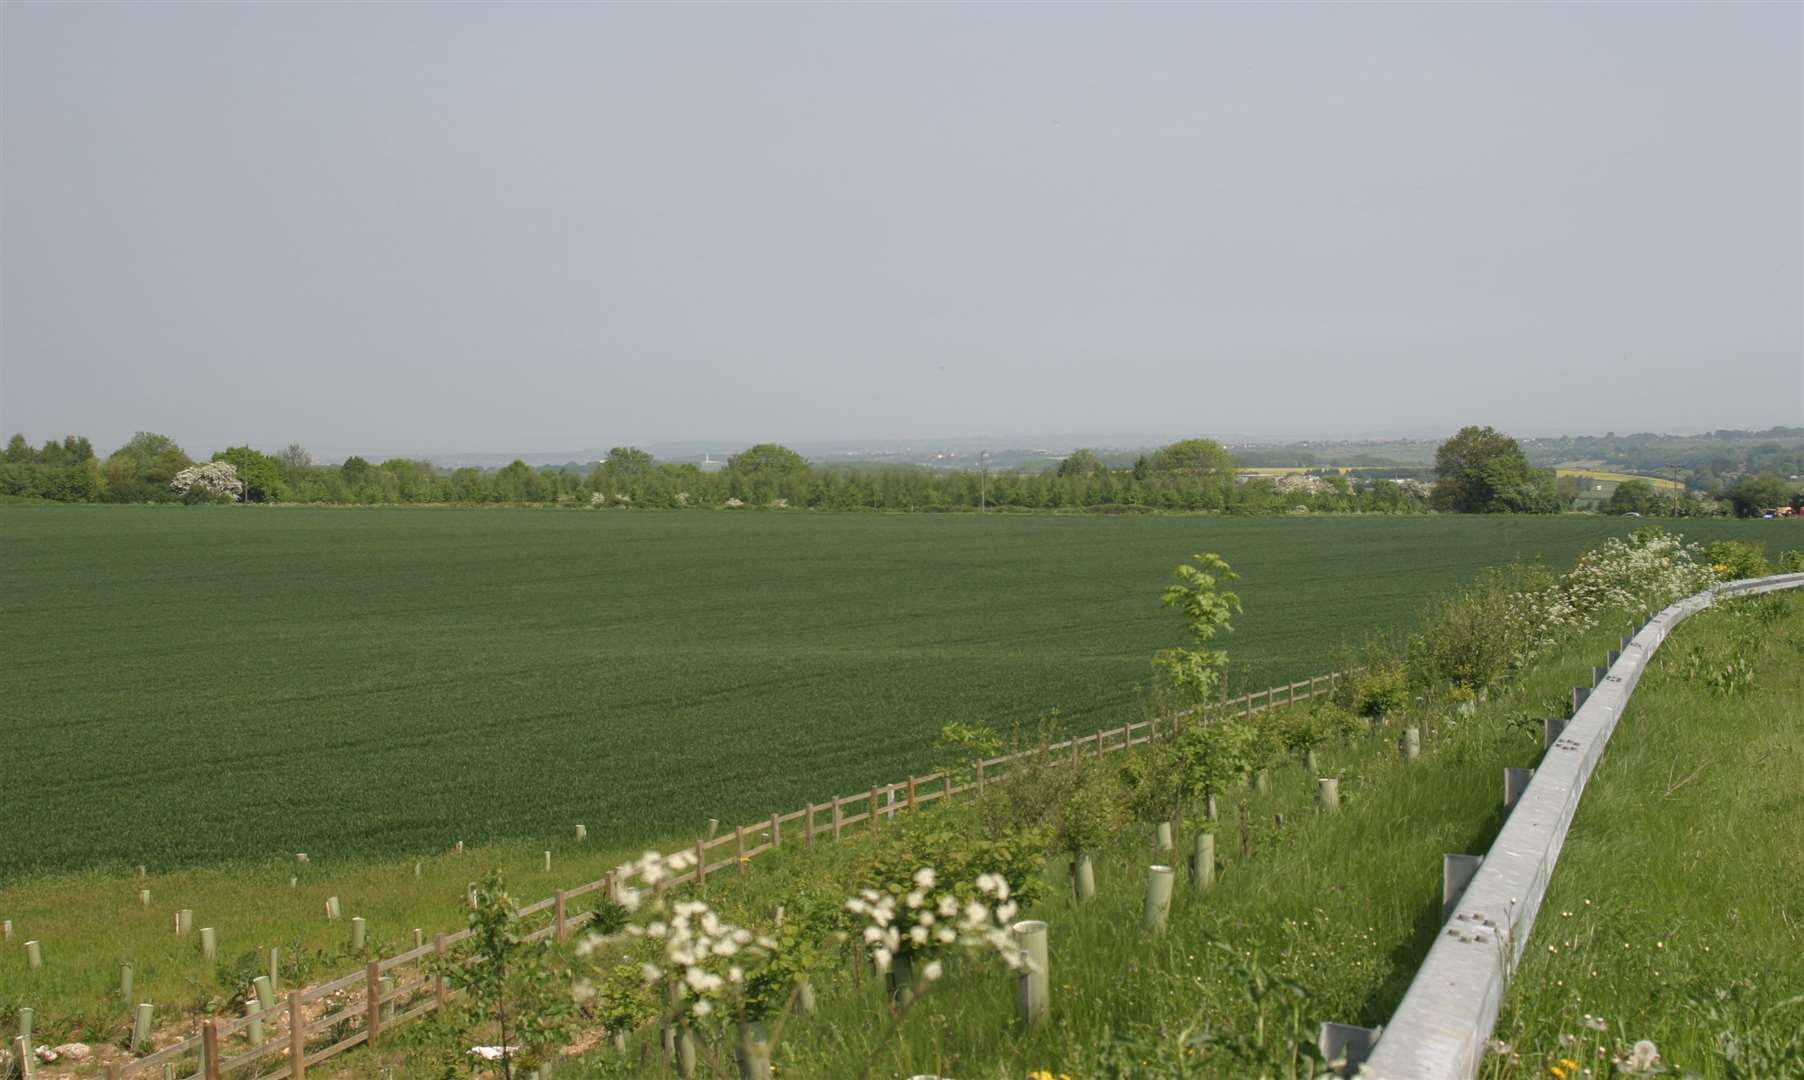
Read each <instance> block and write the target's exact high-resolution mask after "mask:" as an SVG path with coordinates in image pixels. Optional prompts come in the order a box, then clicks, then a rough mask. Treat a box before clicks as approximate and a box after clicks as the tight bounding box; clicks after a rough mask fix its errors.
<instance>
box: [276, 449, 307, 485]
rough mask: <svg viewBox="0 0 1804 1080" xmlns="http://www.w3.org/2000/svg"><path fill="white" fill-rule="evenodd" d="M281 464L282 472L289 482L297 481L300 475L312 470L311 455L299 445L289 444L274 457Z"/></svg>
mask: <svg viewBox="0 0 1804 1080" xmlns="http://www.w3.org/2000/svg"><path fill="white" fill-rule="evenodd" d="M276 457H277V459H278V460H280V461H281V462H282V471H283V472H285V473H287V474H288V478H289V479H290V480H294V479H297V478H298V477H299V476H300V475H301V474H302V473H304V472H306V471H307V470H308V469H311V468H313V455H312V454H309V453H308V452H307V448H306V447H305V446H302V445H301V444H300V443H289V444H288V445H287V446H286V447H284V448H283V450H282V452H281V453H280V454H277V455H276Z"/></svg>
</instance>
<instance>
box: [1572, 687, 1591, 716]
mask: <svg viewBox="0 0 1804 1080" xmlns="http://www.w3.org/2000/svg"><path fill="white" fill-rule="evenodd" d="M1590 699H1591V690H1590V689H1589V688H1588V687H1584V686H1575V687H1573V688H1572V715H1574V716H1577V715H1578V711H1579V709H1581V708H1583V707H1584V704H1585V702H1586V701H1589V700H1590Z"/></svg>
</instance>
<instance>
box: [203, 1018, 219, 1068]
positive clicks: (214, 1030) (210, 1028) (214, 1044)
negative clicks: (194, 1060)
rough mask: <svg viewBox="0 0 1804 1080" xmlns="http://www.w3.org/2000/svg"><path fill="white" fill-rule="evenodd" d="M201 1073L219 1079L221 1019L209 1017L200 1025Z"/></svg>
mask: <svg viewBox="0 0 1804 1080" xmlns="http://www.w3.org/2000/svg"><path fill="white" fill-rule="evenodd" d="M200 1052H201V1058H202V1060H201V1075H202V1076H204V1077H206V1078H207V1080H219V1021H217V1020H214V1019H211V1018H209V1019H208V1020H207V1022H206V1023H204V1024H202V1025H201V1026H200Z"/></svg>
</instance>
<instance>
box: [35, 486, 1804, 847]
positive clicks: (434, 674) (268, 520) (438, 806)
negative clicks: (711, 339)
mask: <svg viewBox="0 0 1804 1080" xmlns="http://www.w3.org/2000/svg"><path fill="white" fill-rule="evenodd" d="M1636 524H1644V522H1632V521H1631V522H1625V521H1621V520H1611V519H1602V518H1579V517H1563V518H1547V519H1533V518H1522V517H1516V518H1474V517H1435V518H1409V519H1384V518H1352V517H1343V518H1333V519H1328V518H1322V519H1294V518H1285V519H1234V518H1221V517H1152V518H1143V519H1102V518H1088V517H1054V516H1026V515H1021V516H989V517H978V516H974V515H958V516H928V515H914V516H909V515H877V514H871V515H857V514H843V515H833V514H807V513H795V514H782V513H751V514H732V513H720V514H669V515H664V514H657V513H641V512H625V511H622V512H575V511H533V510H424V511H406V510H366V511H359V510H342V509H262V508H239V507H220V508H182V507H168V508H151V507H76V506H68V507H65V506H51V507H35V508H34V507H9V508H6V509H5V510H4V511H0V597H4V602H0V640H4V641H5V642H6V646H5V650H6V662H5V663H4V664H3V665H0V757H3V758H4V760H5V762H6V768H7V771H8V780H7V782H6V783H5V784H4V785H0V821H4V822H5V823H6V827H5V828H4V829H3V830H0V882H5V881H9V880H11V881H15V882H16V881H18V880H19V879H21V878H22V877H29V876H31V875H33V874H35V873H37V872H45V871H56V870H69V869H82V868H92V869H99V870H110V871H119V870H124V869H127V868H129V867H132V866H136V865H139V864H147V865H149V866H150V867H152V868H153V870H155V869H167V868H173V867H178V866H194V865H202V864H207V863H213V862H218V861H222V860H231V859H239V858H260V857H266V856H269V855H273V854H277V853H282V852H295V851H308V852H315V853H322V854H324V855H326V856H328V857H340V858H342V857H349V856H361V855H395V854H411V853H417V852H430V851H435V850H440V849H443V848H445V847H447V846H449V845H450V844H451V843H452V842H453V841H454V840H459V839H461V840H465V841H467V842H470V843H477V842H483V841H491V840H504V839H518V838H529V837H539V836H551V835H563V834H565V833H567V832H568V831H569V829H570V827H571V823H573V822H586V823H587V826H588V829H589V831H590V834H591V835H592V836H594V837H595V838H596V839H597V840H598V841H606V842H614V841H625V842H633V841H635V840H636V838H644V837H653V836H660V835H670V834H672V833H675V832H679V831H682V830H685V829H690V828H694V827H696V826H697V825H698V823H699V822H700V821H701V820H703V819H704V818H706V817H719V818H721V819H723V820H738V819H742V818H746V817H748V816H756V815H757V814H760V813H768V812H769V811H770V810H771V809H773V808H777V807H790V806H800V805H801V804H802V802H803V801H804V800H807V799H823V798H826V797H827V796H830V795H832V794H835V793H846V792H851V791H857V790H861V789H863V788H868V786H869V785H870V784H871V782H872V781H873V780H874V779H879V778H885V777H890V776H895V775H900V774H903V773H906V772H907V771H908V770H909V769H910V768H911V767H919V768H921V769H922V770H923V771H925V769H926V768H927V767H928V763H929V761H930V759H931V757H932V755H933V751H932V749H931V744H932V742H933V739H934V736H935V735H936V734H937V733H938V731H939V730H940V728H941V726H942V725H944V724H946V723H949V722H952V721H959V720H965V721H983V722H986V723H990V724H993V725H995V726H997V727H998V728H1003V729H1006V728H1008V727H1009V726H1010V725H1011V724H1013V723H1015V722H1022V723H1028V724H1031V723H1032V722H1033V720H1034V718H1035V717H1036V716H1037V715H1039V714H1040V713H1042V712H1044V711H1047V710H1051V709H1058V710H1060V712H1061V716H1062V720H1063V722H1064V723H1065V724H1067V725H1068V726H1069V727H1071V728H1074V729H1078V730H1084V731H1090V730H1094V729H1096V728H1097V727H1100V726H1103V725H1104V724H1105V723H1112V722H1115V721H1116V720H1117V719H1118V718H1123V717H1126V716H1127V715H1128V714H1129V713H1131V712H1132V711H1133V710H1135V709H1136V708H1137V707H1138V705H1137V686H1138V685H1139V684H1141V683H1143V682H1145V681H1146V677H1147V674H1148V658H1149V656H1150V655H1151V653H1152V652H1153V651H1154V650H1155V649H1158V648H1161V647H1164V646H1167V645H1171V644H1174V643H1176V642H1177V641H1178V640H1179V638H1180V636H1181V634H1180V627H1179V625H1178V623H1177V621H1176V620H1175V618H1174V617H1173V616H1172V615H1171V614H1170V613H1169V612H1166V611H1163V610H1161V609H1160V607H1159V605H1158V595H1159V591H1160V589H1161V588H1162V587H1163V586H1164V585H1165V584H1166V581H1167V579H1168V577H1169V575H1170V573H1171V570H1172V568H1173V567H1174V566H1175V565H1176V564H1177V563H1178V562H1180V561H1182V560H1183V559H1184V558H1186V557H1187V556H1188V555H1190V554H1191V553H1193V552H1196V551H1216V552H1219V553H1221V554H1222V555H1223V556H1224V557H1225V558H1227V559H1228V560H1229V561H1230V562H1231V563H1233V565H1234V566H1235V568H1236V569H1237V570H1238V571H1239V572H1240V573H1241V574H1242V576H1243V579H1242V581H1241V582H1239V585H1238V588H1239V591H1240V593H1241V595H1242V597H1243V598H1244V600H1245V604H1246V613H1245V615H1244V616H1243V617H1242V618H1240V619H1239V620H1237V626H1236V629H1235V631H1234V633H1233V635H1232V636H1231V638H1229V639H1228V641H1227V644H1228V646H1229V648H1230V649H1231V650H1232V652H1233V656H1234V659H1235V662H1236V671H1237V678H1239V679H1240V680H1242V682H1243V684H1244V685H1247V686H1265V685H1268V684H1270V683H1273V682H1277V681H1283V680H1291V679H1298V678H1303V677H1306V676H1308V675H1311V674H1316V673H1320V672H1324V671H1327V670H1330V669H1331V668H1333V667H1334V666H1335V664H1336V659H1337V657H1336V650H1337V648H1338V647H1340V646H1342V645H1344V644H1347V643H1351V642H1356V641H1357V640H1359V639H1360V637H1361V636H1362V635H1364V634H1366V633H1368V632H1371V631H1374V630H1382V629H1386V628H1396V627H1401V626H1404V625H1407V624H1408V623H1409V621H1410V620H1411V619H1412V618H1413V617H1414V616H1415V614H1416V613H1417V611H1418V609H1419V607H1420V606H1421V604H1422V602H1423V601H1424V599H1425V598H1426V597H1428V596H1430V595H1432V594H1433V593H1435V592H1437V591H1441V590H1444V589H1447V588H1449V587H1453V586H1457V585H1459V584H1462V583H1464V582H1466V581H1468V580H1470V578H1471V576H1472V574H1473V572H1474V571H1475V570H1476V569H1477V568H1479V567H1481V566H1485V565H1490V564H1497V563H1503V562H1507V561H1511V560H1534V559H1544V560H1546V561H1548V562H1550V563H1553V564H1559V565H1563V564H1565V563H1566V562H1567V561H1569V560H1570V559H1571V558H1572V556H1573V555H1574V554H1575V553H1576V552H1577V551H1579V550H1580V549H1581V548H1583V547H1585V546H1586V545H1588V544H1590V543H1592V542H1594V541H1596V540H1597V539H1599V538H1600V537H1602V536H1604V535H1609V534H1615V533H1620V532H1625V531H1627V530H1628V529H1629V528H1630V527H1632V526H1633V525H1636ZM1772 525H1773V523H1770V522H1769V523H1758V522H1753V523H1736V522H1708V523H1697V524H1696V525H1692V524H1690V523H1687V524H1686V526H1685V527H1686V531H1687V533H1688V534H1689V535H1692V536H1694V537H1695V538H1698V539H1704V540H1709V539H1716V538H1721V537H1724V536H1735V537H1742V536H1751V537H1764V536H1766V535H1767V534H1770V533H1772V532H1773V531H1774V530H1773V528H1772ZM1789 535H1790V534H1789V533H1787V536H1788V537H1789ZM1773 542H1774V541H1773V540H1769V546H1771V544H1772V543H1773Z"/></svg>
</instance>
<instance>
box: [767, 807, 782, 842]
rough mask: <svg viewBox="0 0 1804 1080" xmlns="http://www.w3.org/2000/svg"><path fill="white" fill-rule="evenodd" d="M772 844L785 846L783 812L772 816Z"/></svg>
mask: <svg viewBox="0 0 1804 1080" xmlns="http://www.w3.org/2000/svg"><path fill="white" fill-rule="evenodd" d="M770 846H771V847H774V848H780V847H782V846H783V815H781V814H772V815H771V816H770Z"/></svg>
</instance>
